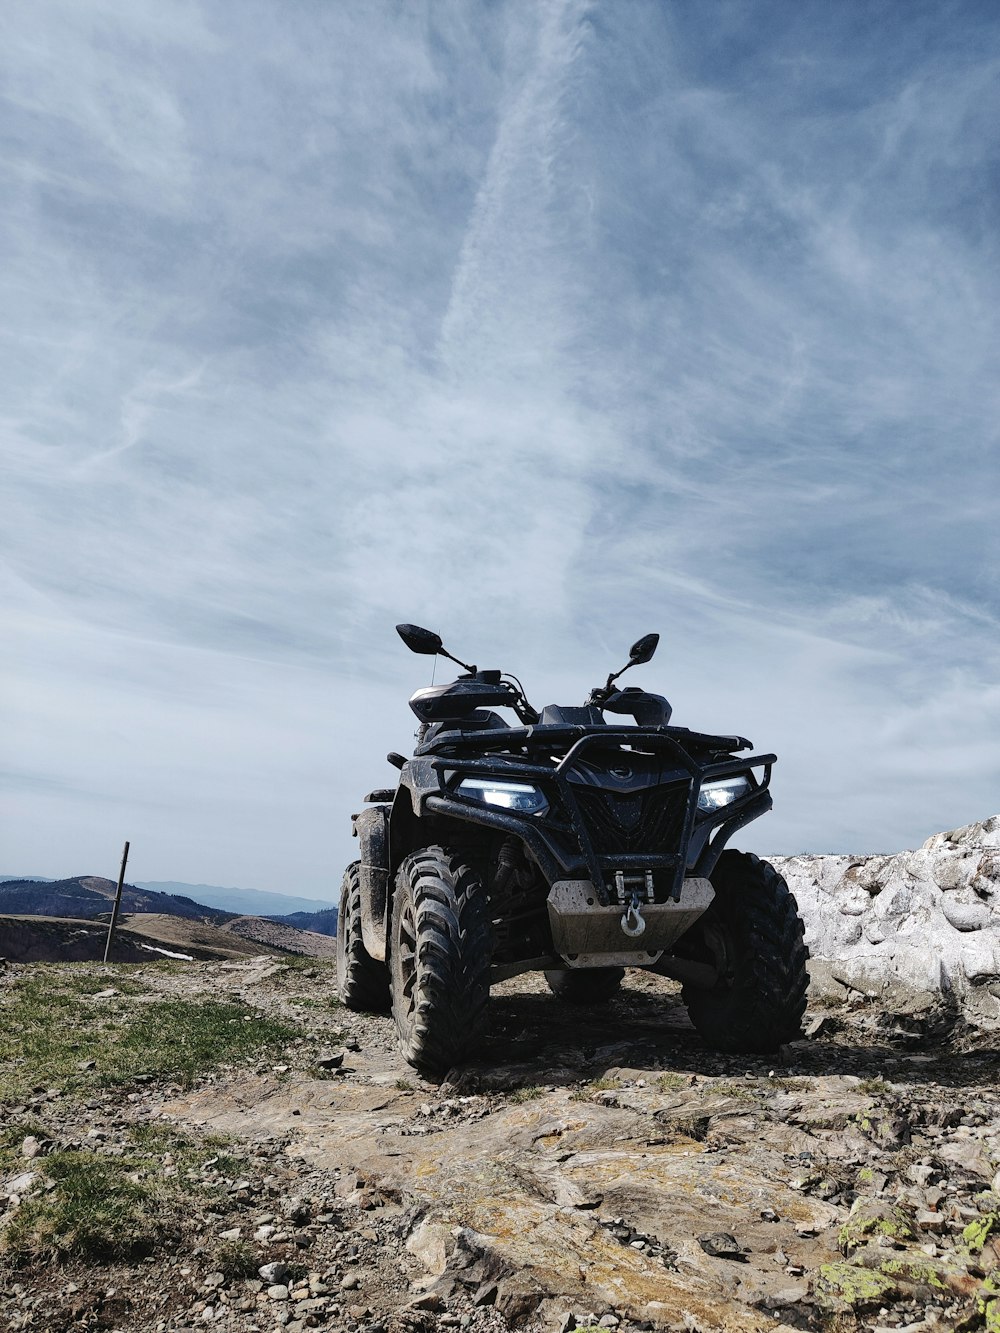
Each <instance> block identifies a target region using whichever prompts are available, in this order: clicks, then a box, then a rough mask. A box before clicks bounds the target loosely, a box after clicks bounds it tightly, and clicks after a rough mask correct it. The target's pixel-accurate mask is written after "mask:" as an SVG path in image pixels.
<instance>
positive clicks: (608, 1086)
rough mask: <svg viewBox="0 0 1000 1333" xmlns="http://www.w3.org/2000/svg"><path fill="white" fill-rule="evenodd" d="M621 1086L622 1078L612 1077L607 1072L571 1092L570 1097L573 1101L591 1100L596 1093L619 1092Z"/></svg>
mask: <svg viewBox="0 0 1000 1333" xmlns="http://www.w3.org/2000/svg"><path fill="white" fill-rule="evenodd" d="M621 1086H622V1081H621V1079H620V1078H611V1077H609V1076H608V1075H606V1074H605V1075H603V1076H602V1077H601V1078H595V1079H594V1080H593V1081H592V1082H591V1083H588V1084H587V1085H586V1086H585V1087H582V1088H577V1090H576V1091H575V1092H571V1093H570V1095H569V1099H570V1101H571V1102H589V1101H590V1099H591V1098H592V1097H593V1096H594V1094H595V1093H598V1092H617V1091H618V1090H619V1089H620V1088H621Z"/></svg>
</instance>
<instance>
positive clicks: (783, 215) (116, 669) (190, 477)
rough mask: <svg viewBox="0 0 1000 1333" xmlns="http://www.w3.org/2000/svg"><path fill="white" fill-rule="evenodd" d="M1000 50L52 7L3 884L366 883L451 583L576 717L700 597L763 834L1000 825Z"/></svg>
mask: <svg viewBox="0 0 1000 1333" xmlns="http://www.w3.org/2000/svg"><path fill="white" fill-rule="evenodd" d="M998 75H1000V19H998V14H997V10H996V7H995V5H993V4H992V3H978V4H977V3H961V2H960V0H956V2H948V0H933V2H932V3H930V2H927V0H909V3H907V4H905V5H903V4H900V3H897V0H892V3H884V2H883V3H880V2H879V0H863V2H862V0H845V3H841V4H837V5H830V4H829V3H827V0H801V2H797V3H796V4H794V5H791V4H788V3H769V0H753V2H749V0H748V2H746V3H727V0H717V2H715V3H713V4H711V5H704V4H700V3H696V0H655V2H654V0H625V2H624V3H609V2H608V0H604V2H603V3H598V2H593V3H585V2H584V0H527V2H525V3H504V2H503V0H488V2H486V3H475V2H474V0H435V2H433V3H420V0H408V2H407V3H406V4H403V5H401V4H398V3H395V2H393V3H378V0H366V2H365V3H360V0H359V2H358V3H353V0H347V2H346V3H343V4H331V3H329V2H328V0H241V3H240V4H238V5H234V4H231V3H228V2H227V0H130V2H129V3H128V4H122V3H120V2H119V0H87V3H85V4H80V3H79V0H11V3H8V4H6V5H4V7H3V11H2V13H0V201H2V202H0V309H2V311H3V317H2V319H0V470H2V500H3V504H2V511H0V512H2V521H0V606H2V645H3V646H2V651H0V770H2V773H0V784H2V785H0V799H2V805H3V811H4V813H3V825H2V830H0V872H3V873H5V874H39V875H46V876H49V877H60V876H64V875H75V874H104V875H107V876H109V877H114V875H115V874H116V873H117V868H118V862H119V860H120V856H121V848H122V843H123V841H124V840H125V839H126V838H128V839H129V840H130V841H131V853H130V860H129V878H130V879H135V878H138V879H141V880H160V879H170V880H180V881H187V882H203V883H217V884H226V885H239V886H244V887H248V888H256V889H268V890H277V891H279V892H280V891H284V892H287V893H290V894H302V895H306V896H311V897H314V898H321V899H324V900H331V901H332V900H334V899H335V898H336V894H337V889H338V886H339V883H340V878H341V874H342V872H343V868H344V866H345V864H346V863H347V861H348V860H350V859H351V858H352V856H354V855H356V850H355V849H356V847H357V844H356V843H352V841H351V838H350V822H349V816H350V814H351V812H352V811H355V810H357V809H358V808H359V804H360V800H361V797H362V796H363V795H364V794H365V792H366V791H367V790H368V789H369V788H370V787H373V786H380V785H384V784H387V783H391V782H392V780H393V778H394V776H395V771H394V770H393V769H391V768H390V767H389V766H388V764H387V763H386V762H385V760H384V755H385V753H386V751H387V750H389V749H397V750H407V751H408V750H409V747H410V746H412V744H413V731H414V727H415V719H414V718H413V716H412V714H411V713H410V712H409V710H408V708H407V703H406V700H407V697H408V695H409V694H410V693H411V692H412V691H413V690H414V689H416V688H417V687H419V686H421V685H424V684H426V683H428V680H429V678H430V659H429V658H420V657H413V656H411V655H410V654H409V653H408V652H407V651H406V649H405V648H404V647H403V645H402V644H401V643H400V642H399V640H398V639H397V637H396V635H395V633H394V630H393V626H394V625H395V624H396V623H397V622H399V621H409V622H414V623H417V624H422V625H427V626H429V627H430V628H432V629H435V630H437V631H438V632H439V633H440V634H441V635H442V636H443V638H444V640H445V642H446V644H447V646H448V647H449V648H450V649H451V651H453V652H454V653H455V654H456V655H457V656H459V657H462V658H463V659H464V660H467V661H468V660H472V661H475V662H477V663H478V664H479V665H481V666H495V667H502V668H504V669H506V670H511V671H514V672H515V673H516V674H517V675H518V676H520V678H521V679H522V681H523V682H524V684H525V687H526V689H527V692H528V695H529V697H530V698H531V699H532V701H533V702H534V703H535V704H536V706H537V705H541V704H543V703H548V702H562V703H574V702H582V700H583V698H584V696H585V695H586V693H587V691H588V690H589V688H590V687H591V686H592V685H594V684H597V683H599V682H601V681H603V679H604V678H605V676H606V675H607V673H608V672H609V671H610V670H612V669H614V668H616V667H618V666H620V665H621V664H622V663H623V662H624V661H625V660H626V657H627V652H628V647H629V645H630V644H631V643H632V641H633V640H634V639H636V638H637V637H639V635H641V634H644V633H646V632H648V631H652V630H656V631H658V632H659V633H660V635H661V642H660V648H659V651H658V653H657V656H656V657H655V658H654V660H653V662H652V663H650V664H649V665H648V666H644V667H641V668H637V669H636V670H635V671H634V672H633V673H632V674H631V676H630V677H628V678H626V679H627V680H630V681H631V682H632V683H635V684H641V685H644V686H645V687H647V688H649V689H652V690H655V691H658V692H661V693H664V694H666V695H667V696H668V697H669V698H670V699H671V701H672V703H673V705H674V721H675V722H677V723H679V724H681V725H686V726H690V727H692V728H695V729H700V730H718V731H722V732H732V731H735V732H739V733H741V734H743V735H746V736H748V737H750V738H751V739H752V740H753V742H754V743H755V745H756V746H757V747H758V748H759V749H761V750H774V751H775V752H777V754H778V757H779V758H778V764H777V765H776V767H775V770H774V778H773V794H774V802H775V804H774V810H773V812H772V813H770V814H769V815H767V816H766V817H765V818H764V819H762V820H760V821H759V822H757V823H756V824H754V825H753V826H752V827H750V828H748V829H746V830H744V831H743V832H742V833H741V834H740V836H739V840H738V842H739V845H740V846H742V847H744V848H747V849H749V850H755V851H759V852H765V853H766V852H768V851H769V852H772V853H776V854H777V853H795V852H831V851H839V852H858V853H862V852H868V851H881V850H898V849H900V848H903V847H913V846H917V845H919V843H921V842H922V841H923V840H924V839H925V838H926V837H928V836H929V835H931V834H932V833H934V832H935V831H938V830H941V829H947V828H951V827H955V826H957V825H961V824H965V823H969V822H971V821H973V820H976V819H983V818H986V817H988V816H989V815H991V814H996V813H997V812H998V811H1000V684H998V679H1000V673H998V668H1000V639H998V633H997V630H998V620H1000V593H998V589H1000V538H998V532H1000V523H998V517H1000V516H998V508H1000V504H998V492H1000V460H998V452H1000V450H998V433H1000V376H998V369H1000V367H998V361H1000V254H998V251H1000V228H998V221H1000V138H998V135H997V130H996V127H997V125H998V124H1000V78H998ZM443 665H444V666H445V667H446V664H443ZM443 678H446V671H444V670H442V668H441V667H439V668H438V675H437V679H438V680H441V679H443Z"/></svg>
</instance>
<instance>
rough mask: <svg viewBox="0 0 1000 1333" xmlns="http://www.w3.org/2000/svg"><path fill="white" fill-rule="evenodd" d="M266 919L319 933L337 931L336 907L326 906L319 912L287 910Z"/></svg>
mask: <svg viewBox="0 0 1000 1333" xmlns="http://www.w3.org/2000/svg"><path fill="white" fill-rule="evenodd" d="M268 919H269V920H270V921H280V922H282V923H283V924H285V925H286V926H295V928H296V929H297V930H314V931H316V932H317V934H320V935H336V933H337V909H336V907H327V908H325V909H324V910H323V911H321V912H289V913H288V914H287V915H286V916H272V917H269V918H268Z"/></svg>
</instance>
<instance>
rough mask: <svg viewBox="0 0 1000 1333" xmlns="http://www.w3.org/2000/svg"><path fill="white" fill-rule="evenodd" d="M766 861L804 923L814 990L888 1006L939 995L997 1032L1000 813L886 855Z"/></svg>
mask: <svg viewBox="0 0 1000 1333" xmlns="http://www.w3.org/2000/svg"><path fill="white" fill-rule="evenodd" d="M771 859H772V860H773V863H774V865H775V867H776V868H777V870H778V871H779V872H780V873H781V874H782V875H784V876H785V878H786V879H787V881H788V885H789V887H790V888H791V890H792V892H793V893H794V894H795V897H796V900H797V901H798V904H799V910H800V911H801V913H802V917H803V920H804V921H805V925H806V941H807V943H808V945H809V950H810V954H811V957H812V962H811V964H810V971H811V973H812V975H813V984H814V986H816V987H817V988H819V989H820V990H822V989H823V988H824V987H831V988H833V989H836V987H837V986H838V985H839V986H841V987H843V986H847V987H849V988H850V989H852V990H856V991H858V992H860V993H861V994H863V995H867V996H870V997H872V998H877V999H881V1000H882V1001H884V1002H885V1003H886V1004H892V1003H894V1002H895V1001H897V1000H900V1001H903V1002H906V1003H911V1004H912V1003H915V1002H916V1003H927V1002H933V1001H934V1000H935V999H940V998H941V997H942V995H947V996H948V997H949V999H952V1000H954V1001H955V1002H956V1003H957V1004H958V1005H959V1007H960V1008H961V1009H962V1010H963V1011H964V1013H965V1016H966V1018H967V1019H968V1020H969V1021H970V1022H973V1023H975V1024H976V1025H977V1026H980V1027H986V1028H1000V816H996V817H994V818H992V819H987V820H984V821H982V822H980V823H976V824H970V825H968V826H966V827H964V828H960V829H953V830H951V831H950V832H947V833H936V834H934V835H933V836H932V837H930V838H928V839H927V841H926V842H925V843H924V845H923V846H922V847H919V848H917V849H916V850H914V851H906V852H899V853H897V854H896V855H893V856H886V855H880V856H788V857H774V858H771ZM840 994H841V995H843V990H842V989H841V991H840Z"/></svg>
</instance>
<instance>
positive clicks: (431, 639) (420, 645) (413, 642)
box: [396, 625, 645, 660]
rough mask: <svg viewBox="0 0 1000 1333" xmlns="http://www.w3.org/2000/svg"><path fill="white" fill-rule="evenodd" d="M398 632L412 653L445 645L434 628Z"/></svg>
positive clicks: (432, 651) (432, 652)
mask: <svg viewBox="0 0 1000 1333" xmlns="http://www.w3.org/2000/svg"><path fill="white" fill-rule="evenodd" d="M396 633H397V634H398V635H399V637H400V638H401V639H402V640H403V642H404V643H405V644H406V646H407V648H409V650H410V652H411V653H423V654H426V655H427V656H430V657H434V656H435V655H436V654H437V653H439V652H440V651H441V649H442V648H443V647H444V644H443V643H442V642H441V635H440V634H435V633H434V631H433V630H432V629H421V628H420V626H419V625H397V626H396ZM643 660H645V659H643Z"/></svg>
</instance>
